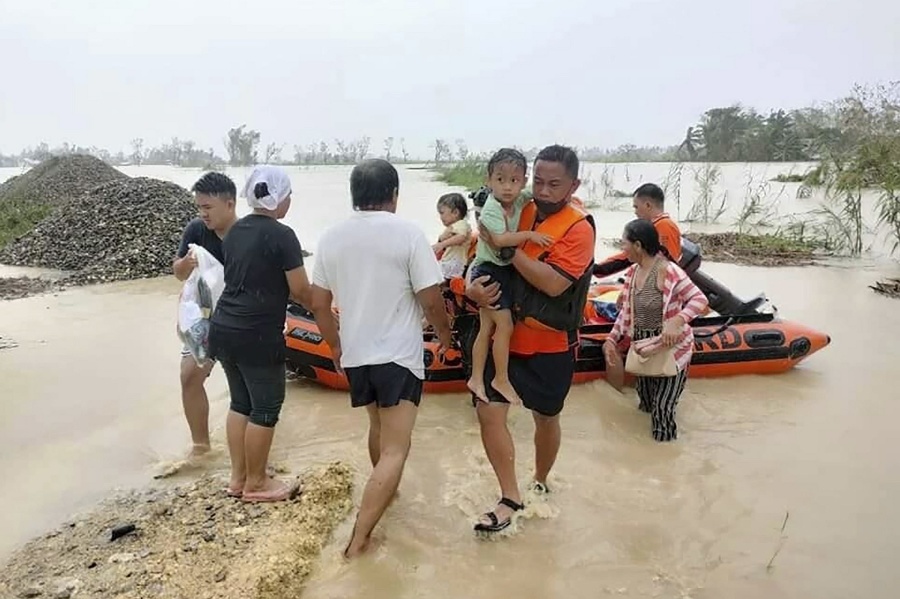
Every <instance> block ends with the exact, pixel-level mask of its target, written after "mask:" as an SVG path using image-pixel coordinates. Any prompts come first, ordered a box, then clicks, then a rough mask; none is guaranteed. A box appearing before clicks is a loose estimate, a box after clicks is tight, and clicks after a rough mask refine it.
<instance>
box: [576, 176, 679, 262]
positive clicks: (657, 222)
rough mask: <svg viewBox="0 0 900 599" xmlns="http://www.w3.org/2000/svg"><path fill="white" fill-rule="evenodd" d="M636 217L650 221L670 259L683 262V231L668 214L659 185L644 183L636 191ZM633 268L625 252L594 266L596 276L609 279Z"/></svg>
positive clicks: (633, 203)
mask: <svg viewBox="0 0 900 599" xmlns="http://www.w3.org/2000/svg"><path fill="white" fill-rule="evenodd" d="M632 205H633V206H634V215H635V216H636V217H638V218H639V219H641V220H647V221H650V222H651V223H652V224H653V227H654V228H655V229H656V232H657V233H659V242H660V244H662V246H663V247H664V248H666V251H667V252H668V253H669V256H668V258H669V259H670V260H672V262H674V263H675V264H678V262H679V261H680V260H681V229H679V228H678V224H677V223H676V222H675V221H674V220H672V217H670V216H669V213H668V212H666V196H665V194H664V193H663V190H662V189H661V188H660V187H659V185H655V184H653V183H644V184H643V185H641V186H640V187H638V188H637V189H635V190H634V200H633V202H632ZM629 266H631V262H629V261H628V258H627V257H626V256H625V252H619V253H617V254H614V255H612V256H610V257H609V258H607V259H606V260H604V261H603V262H601V263H600V264H597V265H595V266H594V276H596V277H608V276H611V275H614V274H616V273H617V272H621V271H623V270H625V269H626V268H628V267H629Z"/></svg>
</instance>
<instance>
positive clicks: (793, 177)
mask: <svg viewBox="0 0 900 599" xmlns="http://www.w3.org/2000/svg"><path fill="white" fill-rule="evenodd" d="M805 180H806V176H805V175H798V174H796V173H791V174H788V175H786V174H784V173H781V174H780V175H778V176H776V177H775V178H774V179H772V181H775V182H776V183H803V182H804V181H805Z"/></svg>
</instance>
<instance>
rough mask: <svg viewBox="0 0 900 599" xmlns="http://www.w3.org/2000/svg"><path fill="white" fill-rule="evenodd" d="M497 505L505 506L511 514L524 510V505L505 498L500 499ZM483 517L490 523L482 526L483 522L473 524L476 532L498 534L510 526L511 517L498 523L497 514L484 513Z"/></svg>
mask: <svg viewBox="0 0 900 599" xmlns="http://www.w3.org/2000/svg"><path fill="white" fill-rule="evenodd" d="M499 505H505V506H506V507H508V508H509V509H511V510H512V511H513V512H518V511H520V510H524V509H525V505H523V504H521V503H516V502H515V501H513V500H512V499H507V498H506V497H502V498H501V499H500V501H499ZM484 515H485V516H487V517H488V518H490V519H491V523H490V524H484V523H483V522H478V523H477V524H475V531H476V532H500V531H501V530H503V529H504V528H506V527H507V526H509V525H510V524H512V517H509V518H507V519H506V520H504V521H503V522H500V520H498V519H497V514H496V513H494V512H492V511H491V512H486V513H485V514H484Z"/></svg>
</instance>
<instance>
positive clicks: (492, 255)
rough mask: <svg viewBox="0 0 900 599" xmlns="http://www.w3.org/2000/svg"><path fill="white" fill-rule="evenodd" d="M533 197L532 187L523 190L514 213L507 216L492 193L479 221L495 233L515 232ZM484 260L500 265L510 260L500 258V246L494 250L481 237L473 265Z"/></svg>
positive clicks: (504, 264)
mask: <svg viewBox="0 0 900 599" xmlns="http://www.w3.org/2000/svg"><path fill="white" fill-rule="evenodd" d="M531 198H532V195H531V189H529V188H526V189H524V190H522V193H520V194H519V197H518V198H516V201H515V202H514V203H513V211H512V214H510V215H509V216H507V215H506V212H505V211H504V209H503V204H501V203H500V200H498V199H497V198H495V197H494V194H491V195H490V196H488V199H487V200H486V201H485V202H484V208H482V209H481V216H480V217H479V219H478V222H480V223H481V224H482V225H483V226H484V228H485V229H487V230H488V231H490V232H491V233H493V234H494V235H499V234H501V233H510V232H512V233H515V232H516V231H518V230H519V217H520V216H522V208H524V207H525V205H526V204H527V203H528V202H530V201H531ZM482 262H491V263H492V264H497V265H499V266H506V265H507V264H509V262H510V261H509V260H503V259H501V258H500V250H499V248H498V249H497V250H494V249H493V248H491V246H489V245H488V244H486V243H485V242H484V240H482V239H480V238H479V239H478V245H477V246H476V247H475V260H474V262H473V265H474V264H481V263H482Z"/></svg>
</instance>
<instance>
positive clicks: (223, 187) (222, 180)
mask: <svg viewBox="0 0 900 599" xmlns="http://www.w3.org/2000/svg"><path fill="white" fill-rule="evenodd" d="M191 191H193V192H194V193H202V194H203V195H208V196H214V197H217V198H222V199H227V200H234V199H236V198H237V188H236V187H235V186H234V181H232V180H231V177H229V176H228V175H226V174H225V173H217V172H215V171H212V172H209V173H206V174H205V175H203V176H202V177H200V178H199V179H197V182H196V183H194V186H193V187H191ZM266 195H268V194H266ZM257 197H258V196H257Z"/></svg>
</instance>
